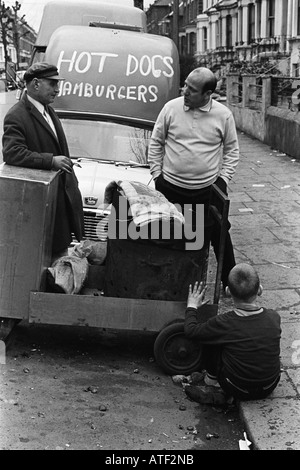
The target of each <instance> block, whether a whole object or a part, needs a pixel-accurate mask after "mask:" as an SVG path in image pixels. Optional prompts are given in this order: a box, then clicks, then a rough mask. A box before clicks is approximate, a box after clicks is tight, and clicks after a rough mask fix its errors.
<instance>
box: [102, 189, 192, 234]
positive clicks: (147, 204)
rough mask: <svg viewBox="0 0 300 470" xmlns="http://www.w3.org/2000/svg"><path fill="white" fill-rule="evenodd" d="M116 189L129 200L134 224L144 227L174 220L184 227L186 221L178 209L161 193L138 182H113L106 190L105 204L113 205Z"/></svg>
mask: <svg viewBox="0 0 300 470" xmlns="http://www.w3.org/2000/svg"><path fill="white" fill-rule="evenodd" d="M116 189H119V190H120V191H121V194H123V195H124V196H125V197H126V199H127V200H128V203H129V206H130V211H131V215H132V219H133V222H134V223H135V225H136V226H139V227H142V226H143V225H147V224H149V223H151V222H154V221H157V220H165V221H166V220H172V221H173V222H174V223H179V224H181V225H184V222H185V219H184V216H183V214H182V213H181V212H180V211H179V210H178V209H177V207H176V206H175V205H174V204H173V203H171V202H169V201H168V199H167V198H166V197H165V196H164V195H163V194H162V193H160V192H159V191H157V190H156V189H154V188H151V187H150V186H147V185H145V184H143V183H140V182H137V181H118V182H117V181H112V182H111V183H109V184H108V186H107V187H106V189H105V195H104V204H105V205H106V206H108V205H109V204H111V203H112V199H113V194H114V191H115V190H116Z"/></svg>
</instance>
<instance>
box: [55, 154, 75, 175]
mask: <svg viewBox="0 0 300 470" xmlns="http://www.w3.org/2000/svg"><path fill="white" fill-rule="evenodd" d="M72 168H73V163H72V160H71V159H70V158H68V157H66V156H65V155H56V156H55V157H53V159H52V169H53V170H56V171H57V170H62V171H65V172H66V173H72Z"/></svg>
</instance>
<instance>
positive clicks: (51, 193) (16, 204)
mask: <svg viewBox="0 0 300 470" xmlns="http://www.w3.org/2000/svg"><path fill="white" fill-rule="evenodd" d="M57 175H58V173H56V172H49V171H43V170H32V169H25V168H21V167H13V166H9V165H6V164H2V165H1V166H0V217H1V226H0V227H1V228H0V339H1V340H5V341H6V340H7V339H8V337H9V335H10V333H11V331H12V329H13V327H14V325H16V324H17V323H18V322H20V321H21V320H26V321H28V322H29V323H36V324H49V325H50V324H55V325H74V326H89V327H95V328H105V329H114V330H132V331H134V330H135V331H147V332H153V333H157V336H156V339H155V342H154V355H155V359H156V361H157V363H158V364H159V365H160V366H161V367H162V368H163V369H164V371H165V372H166V373H168V374H170V375H174V374H188V373H191V372H192V371H194V370H197V368H198V367H199V365H200V363H201V345H199V344H197V343H195V341H192V340H190V339H188V338H186V337H185V335H184V328H183V324H184V317H185V308H186V297H187V287H184V297H182V298H181V300H172V299H171V300H170V299H168V300H164V299H162V300H161V299H159V300H158V299H151V298H150V299H149V298H147V295H146V296H144V298H138V294H135V295H134V296H133V297H135V298H130V297H124V296H122V297H120V296H119V297H118V296H106V295H101V292H100V290H101V289H102V285H103V283H104V282H105V275H106V273H107V269H108V268H107V266H106V265H104V266H90V269H89V274H88V278H87V280H86V283H85V286H84V289H83V290H82V292H80V294H78V295H76V294H75V295H68V294H61V293H53V292H47V268H48V267H49V266H50V263H51V240H52V232H53V223H52V222H53V220H54V215H55V207H56V192H57V186H58V178H57ZM213 193H214V194H215V195H216V196H217V198H215V199H214V200H215V201H218V202H214V201H212V202H211V210H212V212H213V213H214V215H215V216H216V217H217V218H218V220H219V222H220V223H221V228H222V229H221V249H220V259H219V262H218V266H217V274H216V283H215V288H214V300H213V303H212V304H211V305H209V304H207V305H205V306H203V307H202V310H201V311H202V314H203V315H206V316H207V317H210V316H212V315H216V314H217V311H218V302H219V291H220V283H221V268H222V263H223V253H224V239H225V232H226V224H227V216H228V210H229V200H228V198H227V197H226V196H225V195H224V194H223V193H221V192H220V190H218V188H217V187H215V188H214V190H213ZM126 249H127V248H126ZM160 249H161V250H163V248H160ZM154 250H155V248H154ZM142 251H145V247H143V248H142ZM153 253H155V251H152V254H151V253H150V254H149V257H150V258H149V259H150V265H151V266H152V268H153V269H154V274H153V276H154V277H155V275H156V274H155V273H157V269H158V268H159V266H158V265H157V263H156V260H155V259H154V258H153ZM174 254H175V255H174ZM176 256H177V257H178V259H179V258H180V265H179V264H178V263H177V261H176V259H177V258H176ZM187 256H189V258H187ZM187 256H185V255H184V254H179V253H178V252H177V254H176V251H173V253H172V263H170V265H169V266H168V267H167V271H168V272H169V273H174V272H176V273H177V274H176V275H178V273H180V271H182V272H184V273H185V274H184V276H185V280H184V282H185V284H184V283H183V284H182V285H183V286H188V283H190V282H194V281H195V280H197V279H198V280H201V279H202V280H203V281H204V282H205V280H206V273H207V264H208V256H209V245H205V246H204V248H202V250H201V252H198V253H196V252H195V253H194V254H193V253H192V252H189V253H188V252H187ZM156 259H158V257H157V258H156ZM151 260H152V261H151ZM134 263H135V266H133V269H134V270H136V271H137V276H139V273H138V269H136V266H137V265H138V257H137V258H136V259H135V261H134ZM164 264H165V259H164V260H162V262H161V263H160V266H163V265H164ZM120 265H121V266H116V268H117V270H118V274H119V275H120V276H121V277H120V279H122V266H124V263H120ZM112 266H114V260H113V259H112V258H111V259H110V268H109V269H110V270H111V268H112ZM164 272H166V271H164ZM150 273H151V271H150ZM186 273H188V274H189V276H186ZM198 275H199V276H198ZM153 276H152V277H153ZM125 277H126V276H125ZM125 277H124V279H125ZM179 277H180V276H179ZM138 282H139V280H138V279H137V283H138ZM150 282H151V279H150ZM137 292H138V291H137ZM118 295H120V293H119V294H118ZM129 295H130V294H129Z"/></svg>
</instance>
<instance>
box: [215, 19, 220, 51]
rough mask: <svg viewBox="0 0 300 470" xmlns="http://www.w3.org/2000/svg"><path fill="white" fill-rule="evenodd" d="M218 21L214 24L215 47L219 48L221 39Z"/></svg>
mask: <svg viewBox="0 0 300 470" xmlns="http://www.w3.org/2000/svg"><path fill="white" fill-rule="evenodd" d="M220 26H221V25H220V20H218V21H217V22H216V47H220V46H221V37H220Z"/></svg>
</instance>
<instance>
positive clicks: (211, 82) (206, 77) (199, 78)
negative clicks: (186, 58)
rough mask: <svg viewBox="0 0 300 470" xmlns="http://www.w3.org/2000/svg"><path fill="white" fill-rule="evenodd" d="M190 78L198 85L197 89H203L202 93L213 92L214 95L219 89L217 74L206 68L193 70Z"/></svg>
mask: <svg viewBox="0 0 300 470" xmlns="http://www.w3.org/2000/svg"><path fill="white" fill-rule="evenodd" d="M188 78H189V79H191V80H192V81H193V83H196V84H197V87H198V88H199V89H201V91H202V93H205V92H206V91H209V90H210V91H211V92H212V93H214V91H215V89H216V87H217V78H216V76H215V74H214V73H213V72H212V71H211V70H210V69H208V68H206V67H197V68H196V69H194V70H192V72H190V74H189V75H188Z"/></svg>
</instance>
